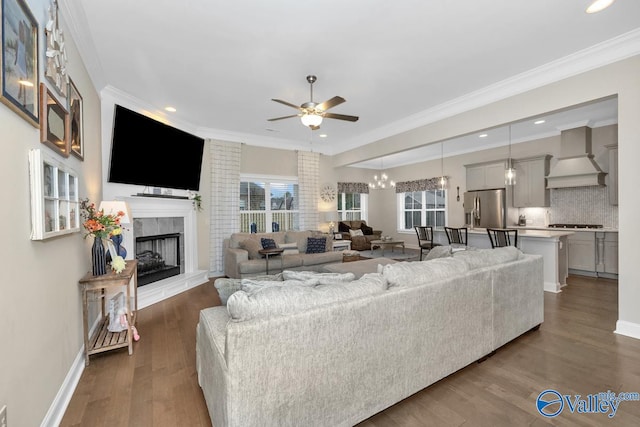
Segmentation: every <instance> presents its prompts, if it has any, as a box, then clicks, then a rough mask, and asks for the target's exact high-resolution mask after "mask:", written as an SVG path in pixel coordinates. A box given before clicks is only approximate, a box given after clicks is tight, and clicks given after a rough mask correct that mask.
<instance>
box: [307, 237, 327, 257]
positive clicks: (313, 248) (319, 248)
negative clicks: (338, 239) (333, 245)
mask: <svg viewBox="0 0 640 427" xmlns="http://www.w3.org/2000/svg"><path fill="white" fill-rule="evenodd" d="M326 247H327V238H326V237H309V238H308V239H307V253H308V254H321V253H323V252H326V251H325V248H326Z"/></svg>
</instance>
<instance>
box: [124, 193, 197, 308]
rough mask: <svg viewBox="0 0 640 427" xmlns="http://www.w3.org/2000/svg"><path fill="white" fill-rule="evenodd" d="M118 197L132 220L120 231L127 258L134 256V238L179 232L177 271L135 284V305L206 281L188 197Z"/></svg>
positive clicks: (135, 243)
mask: <svg viewBox="0 0 640 427" xmlns="http://www.w3.org/2000/svg"><path fill="white" fill-rule="evenodd" d="M120 199H123V200H125V201H126V202H127V204H128V205H129V210H130V212H131V216H132V217H133V223H132V224H131V225H130V226H125V227H124V231H123V234H124V241H123V244H124V245H125V248H126V249H127V253H128V254H127V258H128V259H133V258H135V255H136V253H137V239H138V238H140V237H148V236H158V235H166V234H179V235H180V242H179V245H178V246H179V248H180V257H179V266H180V274H178V275H175V276H171V277H167V278H163V279H158V280H154V281H153V282H149V283H147V284H145V285H143V286H138V308H144V307H147V306H149V305H151V304H155V303H157V302H159V301H162V300H164V299H166V298H168V297H171V296H173V295H177V294H179V293H180V292H184V291H186V290H188V289H191V288H193V287H196V286H199V285H201V284H203V283H206V282H207V280H208V274H207V273H208V271H207V270H199V269H198V232H197V218H196V211H195V209H194V208H193V203H192V200H186V199H185V200H182V199H163V198H157V197H136V196H133V197H121V198H120ZM149 250H153V249H149ZM155 252H159V251H155ZM165 256H166V255H165ZM171 256H174V255H171ZM165 263H167V260H166V259H165ZM175 265H178V263H175Z"/></svg>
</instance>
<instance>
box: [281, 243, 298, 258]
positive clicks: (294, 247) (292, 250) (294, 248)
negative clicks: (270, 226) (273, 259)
mask: <svg viewBox="0 0 640 427" xmlns="http://www.w3.org/2000/svg"><path fill="white" fill-rule="evenodd" d="M278 247H279V248H280V249H284V252H282V255H295V254H299V253H300V251H298V244H297V243H296V242H293V243H280V244H279V245H278Z"/></svg>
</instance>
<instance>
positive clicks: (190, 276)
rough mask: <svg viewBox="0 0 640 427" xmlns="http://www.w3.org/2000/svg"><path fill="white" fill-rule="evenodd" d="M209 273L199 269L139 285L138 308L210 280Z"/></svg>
mask: <svg viewBox="0 0 640 427" xmlns="http://www.w3.org/2000/svg"><path fill="white" fill-rule="evenodd" d="M207 274H208V271H206V270H198V271H194V272H193V273H184V274H179V275H177V276H171V277H168V278H166V279H162V280H159V281H157V282H153V283H150V284H148V285H144V286H140V287H138V310H139V309H141V308H145V307H148V306H150V305H152V304H155V303H157V302H160V301H162V300H165V299H167V298H170V297H172V296H174V295H177V294H179V293H181V292H184V291H188V290H189V289H192V288H195V287H196V286H200V285H202V284H203V283H206V282H208V281H209V278H208V277H207Z"/></svg>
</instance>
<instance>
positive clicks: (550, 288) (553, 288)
mask: <svg viewBox="0 0 640 427" xmlns="http://www.w3.org/2000/svg"><path fill="white" fill-rule="evenodd" d="M562 286H563V285H561V284H560V283H555V282H544V291H545V292H553V293H554V294H558V293H560V292H562ZM565 286H566V285H565Z"/></svg>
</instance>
